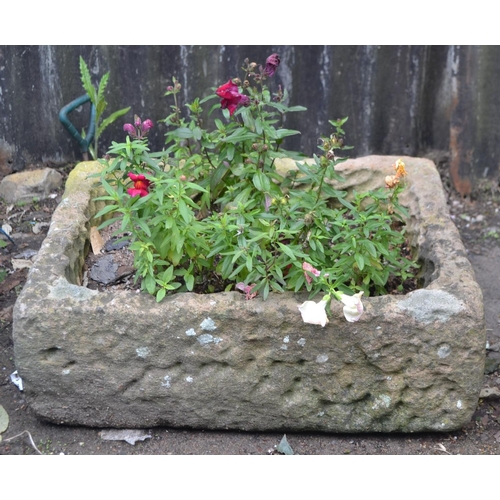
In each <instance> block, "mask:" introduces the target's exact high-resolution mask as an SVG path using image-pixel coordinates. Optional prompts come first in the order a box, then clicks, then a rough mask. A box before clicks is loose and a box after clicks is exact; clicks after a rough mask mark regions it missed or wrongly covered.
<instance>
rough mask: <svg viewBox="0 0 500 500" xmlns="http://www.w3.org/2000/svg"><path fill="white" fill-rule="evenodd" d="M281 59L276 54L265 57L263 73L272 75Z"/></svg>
mask: <svg viewBox="0 0 500 500" xmlns="http://www.w3.org/2000/svg"><path fill="white" fill-rule="evenodd" d="M280 62H281V59H280V56H279V55H278V54H271V55H270V56H269V57H268V58H267V59H266V67H265V68H264V74H265V75H266V76H273V75H274V73H275V72H276V70H277V69H278V66H279V65H280Z"/></svg>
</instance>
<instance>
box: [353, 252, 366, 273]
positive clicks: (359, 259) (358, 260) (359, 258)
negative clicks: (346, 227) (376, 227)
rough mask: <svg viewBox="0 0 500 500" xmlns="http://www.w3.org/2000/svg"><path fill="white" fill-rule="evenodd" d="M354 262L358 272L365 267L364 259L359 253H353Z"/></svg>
mask: <svg viewBox="0 0 500 500" xmlns="http://www.w3.org/2000/svg"><path fill="white" fill-rule="evenodd" d="M354 260H355V261H356V264H357V265H358V268H359V270H360V271H362V270H363V269H364V267H365V259H364V258H363V256H362V255H361V254H359V253H355V254H354Z"/></svg>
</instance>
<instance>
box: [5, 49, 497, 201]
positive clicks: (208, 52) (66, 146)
mask: <svg viewBox="0 0 500 500" xmlns="http://www.w3.org/2000/svg"><path fill="white" fill-rule="evenodd" d="M272 52H278V53H279V54H280V56H281V61H282V63H281V66H280V68H279V71H278V72H277V74H276V75H275V77H273V79H272V80H270V82H269V83H270V86H271V89H272V90H274V91H275V90H277V86H278V85H282V86H283V88H286V89H287V90H288V92H289V94H290V100H289V102H290V104H293V105H303V106H306V107H307V108H308V111H307V112H304V113H295V114H293V115H291V116H290V117H289V119H288V120H287V123H286V126H287V127H288V128H295V129H298V130H300V131H301V132H302V134H301V135H300V136H296V137H293V138H289V142H288V144H287V146H288V147H289V148H293V149H299V148H300V149H301V150H302V151H303V152H304V153H306V154H307V155H312V154H313V153H315V152H316V141H317V138H318V137H319V136H320V135H321V134H328V133H329V132H330V128H329V125H328V120H329V119H336V118H339V117H343V116H349V121H348V122H347V124H346V127H345V129H346V133H347V143H348V144H351V145H353V146H354V149H353V150H352V151H351V154H350V156H351V157H361V156H364V155H368V154H394V155H398V156H399V155H412V156H430V157H432V158H433V159H436V152H437V153H438V154H439V156H438V157H446V156H448V157H449V159H450V173H451V176H452V179H453V182H454V185H455V187H456V188H457V189H458V190H459V191H460V192H461V193H462V194H468V193H470V191H471V190H472V189H473V187H474V184H475V182H477V180H478V179H480V178H481V177H495V176H496V175H497V174H498V170H499V160H500V143H499V142H498V140H497V136H498V134H499V131H500V120H499V119H498V117H499V116H500V97H499V95H498V93H497V92H496V89H495V84H494V82H495V81H497V79H496V78H495V75H496V74H497V73H499V72H500V57H498V56H499V54H500V48H499V47H495V46H423V45H422V46H265V45H263V46H173V45H171V46H77V45H75V46H64V45H61V46H0V175H2V174H5V172H6V171H8V170H9V169H10V170H12V169H13V170H22V169H24V168H25V167H26V166H27V165H29V164H31V163H35V164H37V163H46V164H47V163H49V164H50V163H56V164H57V163H64V162H69V161H77V160H80V159H81V158H82V157H81V154H80V151H79V148H78V145H77V143H76V141H75V140H74V139H72V138H71V137H70V135H69V134H68V133H67V131H66V130H65V129H64V128H63V127H62V125H61V124H60V122H59V119H58V113H59V111H60V109H61V108H62V107H63V106H65V105H66V104H68V103H69V102H71V101H72V100H74V99H75V98H77V97H79V96H80V95H82V94H83V93H84V92H83V89H82V86H81V82H80V74H79V66H78V60H79V56H80V55H82V56H83V57H84V59H85V60H86V62H87V63H88V64H89V67H90V70H91V72H92V74H93V75H95V77H96V79H98V78H100V77H101V76H102V75H103V74H104V73H105V72H106V71H110V73H111V75H110V82H109V85H108V93H107V99H108V102H109V106H108V112H112V111H115V110H117V109H120V108H123V107H126V106H132V109H131V111H130V112H129V113H128V115H127V116H126V117H125V119H120V120H119V122H117V123H116V124H115V125H114V126H112V127H109V128H108V129H107V131H106V132H105V133H104V134H103V136H102V141H101V150H100V151H101V152H102V153H103V152H104V151H105V150H106V148H107V147H108V146H109V145H110V143H111V141H112V140H115V141H120V140H122V138H123V132H122V126H123V123H124V122H125V121H131V120H132V117H133V114H134V113H137V114H139V115H140V116H142V117H143V118H146V117H148V118H151V119H152V120H153V121H154V122H155V123H157V126H156V127H155V128H154V129H153V132H152V134H151V141H152V144H153V147H154V148H161V147H162V145H163V136H164V133H165V131H166V129H165V126H164V125H163V124H161V123H158V122H159V121H160V120H161V119H163V118H164V117H165V116H166V115H167V114H168V112H169V106H170V104H172V102H171V101H169V100H168V99H167V98H165V97H164V93H165V90H166V87H167V85H169V84H170V83H171V78H172V76H176V77H177V78H178V79H179V80H180V81H181V83H182V85H183V93H182V96H181V97H182V99H183V104H185V103H186V102H190V101H192V100H193V99H194V98H195V97H196V96H205V95H207V94H208V93H210V92H211V91H212V90H211V89H212V88H213V87H215V86H218V85H220V84H222V83H224V82H226V81H227V80H228V79H229V78H233V77H237V76H242V74H241V71H240V68H241V65H242V63H243V60H244V59H245V58H246V57H249V58H250V59H251V60H252V61H256V62H258V63H264V62H265V59H266V57H267V56H268V55H269V54H271V53H272ZM207 107H208V105H207ZM108 112H106V113H105V116H106V115H107V114H108ZM70 118H71V120H72V121H73V122H74V124H75V125H76V126H77V128H78V129H81V128H83V127H86V125H87V123H88V108H87V107H85V106H84V107H82V108H81V109H79V110H76V111H74V112H73V113H72V114H71V115H70Z"/></svg>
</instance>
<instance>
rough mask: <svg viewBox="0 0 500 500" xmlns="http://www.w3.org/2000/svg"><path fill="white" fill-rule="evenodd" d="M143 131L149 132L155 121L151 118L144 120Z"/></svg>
mask: <svg viewBox="0 0 500 500" xmlns="http://www.w3.org/2000/svg"><path fill="white" fill-rule="evenodd" d="M141 128H142V131H143V132H147V131H148V130H149V129H152V128H153V121H152V120H150V119H149V118H148V119H147V120H144V123H143V124H142V127H141Z"/></svg>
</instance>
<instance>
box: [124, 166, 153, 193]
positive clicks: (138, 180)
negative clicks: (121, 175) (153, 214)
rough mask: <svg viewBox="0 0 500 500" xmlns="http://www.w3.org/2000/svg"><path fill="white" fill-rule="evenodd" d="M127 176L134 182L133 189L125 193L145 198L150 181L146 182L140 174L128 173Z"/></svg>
mask: <svg viewBox="0 0 500 500" xmlns="http://www.w3.org/2000/svg"><path fill="white" fill-rule="evenodd" d="M128 176H129V177H130V179H132V181H133V182H134V187H133V188H130V189H127V193H128V194H129V195H130V196H147V195H148V194H149V186H150V184H151V181H148V180H147V179H146V177H144V175H142V174H133V173H132V172H129V174H128Z"/></svg>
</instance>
